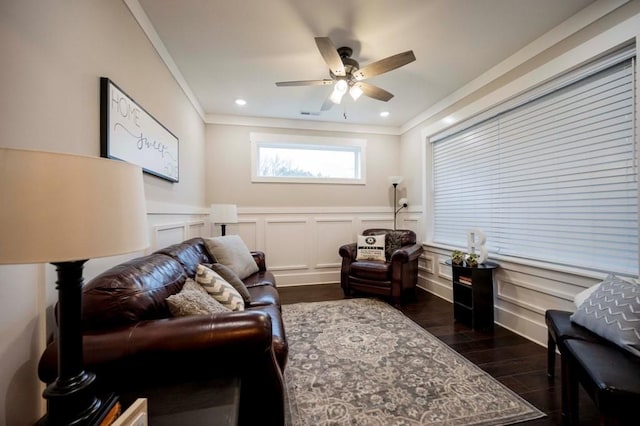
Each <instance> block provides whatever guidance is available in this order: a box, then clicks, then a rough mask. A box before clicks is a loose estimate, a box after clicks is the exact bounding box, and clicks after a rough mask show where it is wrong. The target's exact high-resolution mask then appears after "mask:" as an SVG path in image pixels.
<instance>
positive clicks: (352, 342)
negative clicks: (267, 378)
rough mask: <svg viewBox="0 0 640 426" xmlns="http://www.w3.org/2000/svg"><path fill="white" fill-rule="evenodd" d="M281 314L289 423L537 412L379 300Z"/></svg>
mask: <svg viewBox="0 0 640 426" xmlns="http://www.w3.org/2000/svg"><path fill="white" fill-rule="evenodd" d="M282 313H283V317H284V322H285V327H286V332H287V338H288V340H289V345H290V350H289V361H288V365H287V368H286V370H285V381H286V392H287V400H288V404H287V405H288V406H287V411H288V412H287V424H288V425H289V426H301V425H309V426H319V425H376V426H386V425H394V426H396V425H397V426H409V425H411V426H413V425H436V424H437V425H497V424H500V425H504V424H512V423H517V422H521V421H525V420H531V419H536V418H539V417H543V416H544V413H542V412H541V411H539V410H537V409H536V408H535V407H533V406H532V405H531V404H529V403H528V402H526V401H525V400H524V399H522V398H521V397H519V396H518V395H516V394H515V393H514V392H512V391H511V390H509V389H507V388H506V387H505V386H504V385H502V384H501V383H499V382H498V381H496V380H495V379H494V378H492V377H491V376H490V375H488V374H487V373H485V372H484V371H482V370H481V369H480V368H478V367H477V366H475V365H474V364H472V363H471V362H469V361H468V360H466V359H465V358H463V357H462V356H461V355H460V354H458V353H457V352H455V351H454V350H453V349H451V348H449V347H448V346H447V345H445V344H444V343H442V342H441V341H440V340H438V339H437V338H436V337H434V336H433V335H431V334H430V333H428V332H427V331H425V330H424V329H423V328H421V327H420V326H418V325H417V324H415V323H414V322H413V321H411V320H410V319H409V318H407V317H406V316H404V314H402V313H401V312H400V311H398V310H397V309H395V308H393V307H391V306H389V305H387V304H386V303H383V302H380V301H377V300H372V299H347V300H339V301H332V302H317V303H297V304H293V305H283V306H282Z"/></svg>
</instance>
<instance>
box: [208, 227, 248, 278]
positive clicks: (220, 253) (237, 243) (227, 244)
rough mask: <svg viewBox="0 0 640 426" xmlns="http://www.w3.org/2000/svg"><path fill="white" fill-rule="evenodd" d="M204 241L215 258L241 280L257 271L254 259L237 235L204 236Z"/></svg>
mask: <svg viewBox="0 0 640 426" xmlns="http://www.w3.org/2000/svg"><path fill="white" fill-rule="evenodd" d="M205 242H206V243H207V246H208V247H209V250H210V251H211V254H213V256H214V257H215V258H216V260H217V261H218V262H220V263H222V264H223V265H225V266H226V267H228V268H230V269H231V270H232V271H233V272H235V273H236V275H237V276H238V278H240V279H241V280H243V279H245V278H247V277H248V276H249V275H251V274H254V273H256V272H258V265H257V264H256V261H255V260H253V256H251V252H250V251H249V248H248V247H247V245H246V244H245V243H244V241H242V239H241V238H240V237H239V236H237V235H225V236H224V237H213V238H205Z"/></svg>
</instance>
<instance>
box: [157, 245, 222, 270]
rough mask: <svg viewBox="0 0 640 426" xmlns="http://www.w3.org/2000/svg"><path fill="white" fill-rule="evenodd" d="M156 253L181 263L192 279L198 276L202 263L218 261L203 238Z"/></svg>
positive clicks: (171, 246)
mask: <svg viewBox="0 0 640 426" xmlns="http://www.w3.org/2000/svg"><path fill="white" fill-rule="evenodd" d="M156 253H161V254H166V255H167V256H169V257H172V258H174V259H175V260H177V261H178V262H180V264H181V265H182V267H183V268H184V269H185V271H186V272H187V275H188V276H189V277H191V278H193V277H194V276H195V275H196V269H197V268H198V265H199V264H200V263H213V262H215V261H216V260H215V259H214V258H213V257H212V255H211V253H210V252H209V249H208V248H207V246H206V244H205V242H204V240H203V239H202V238H192V239H190V240H187V241H183V242H181V243H177V244H172V245H170V246H169V247H165V248H163V249H160V250H158V251H156Z"/></svg>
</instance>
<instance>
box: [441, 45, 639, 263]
mask: <svg viewBox="0 0 640 426" xmlns="http://www.w3.org/2000/svg"><path fill="white" fill-rule="evenodd" d="M634 55H635V49H633V48H627V49H624V50H623V51H622V52H617V53H616V54H614V55H611V56H609V57H606V58H601V59H599V60H598V61H596V62H594V63H592V64H589V65H588V66H586V67H584V68H582V69H579V70H576V71H573V72H572V73H571V74H570V75H565V76H563V77H562V78H561V79H560V80H561V81H562V84H559V82H558V81H554V82H551V83H547V84H546V85H545V86H544V87H542V88H538V89H536V91H535V94H536V96H534V97H533V98H532V95H531V93H530V94H527V95H524V96H522V97H520V98H519V99H516V100H514V101H510V103H509V105H504V106H502V107H501V108H500V107H499V108H498V110H497V111H494V113H493V115H491V116H490V117H487V116H486V115H485V117H483V118H482V121H480V120H476V122H475V123H467V124H466V126H465V124H464V123H461V125H458V126H456V128H454V129H451V130H449V131H447V132H446V133H443V134H440V135H437V136H436V137H434V138H432V139H431V141H432V150H433V194H434V195H433V197H434V198H433V205H434V212H433V214H434V229H433V242H434V243H436V244H437V243H440V244H444V245H447V246H452V247H457V248H464V247H466V245H467V240H466V238H467V232H468V231H469V230H470V229H474V228H478V229H481V230H483V231H484V232H485V234H486V235H487V247H488V249H489V252H490V253H493V254H499V255H504V256H510V257H519V258H524V259H532V260H537V261H542V262H548V263H554V264H559V265H566V266H571V267H579V268H586V269H591V270H597V271H603V272H615V273H621V274H630V275H636V274H638V179H637V174H638V170H637V161H636V158H637V155H636V143H635V141H636V135H635V133H634V129H635V109H634V106H635V99H634V84H635V83H634V75H635V57H634ZM487 115H490V114H487ZM478 121H479V122H478Z"/></svg>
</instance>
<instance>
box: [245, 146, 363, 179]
mask: <svg viewBox="0 0 640 426" xmlns="http://www.w3.org/2000/svg"><path fill="white" fill-rule="evenodd" d="M251 143H252V180H253V181H254V182H291V183H349V184H354V183H355V184H364V183H365V179H364V176H365V174H364V169H365V166H364V158H365V141H364V140H362V139H342V138H325V137H309V136H292V135H276V134H270V133H251Z"/></svg>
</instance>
